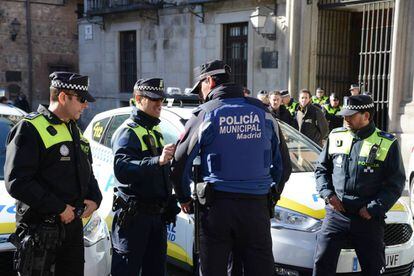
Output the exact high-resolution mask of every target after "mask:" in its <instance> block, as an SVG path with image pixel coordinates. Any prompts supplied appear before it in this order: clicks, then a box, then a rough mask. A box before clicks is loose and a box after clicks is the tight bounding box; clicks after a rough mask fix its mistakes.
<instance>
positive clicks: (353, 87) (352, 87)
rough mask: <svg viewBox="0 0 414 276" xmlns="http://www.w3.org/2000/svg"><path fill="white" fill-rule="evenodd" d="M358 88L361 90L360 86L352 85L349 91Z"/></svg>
mask: <svg viewBox="0 0 414 276" xmlns="http://www.w3.org/2000/svg"><path fill="white" fill-rule="evenodd" d="M355 88H358V89H359V85H358V84H351V87H350V88H349V90H352V89H355Z"/></svg>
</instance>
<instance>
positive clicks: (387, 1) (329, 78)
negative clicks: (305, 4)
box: [316, 0, 394, 129]
mask: <svg viewBox="0 0 414 276" xmlns="http://www.w3.org/2000/svg"><path fill="white" fill-rule="evenodd" d="M318 6H319V9H320V12H319V27H318V28H319V29H318V51H317V55H318V57H317V75H316V78H317V85H319V86H321V87H323V88H324V89H325V90H326V91H327V92H336V93H338V94H339V95H342V96H346V95H349V93H348V88H349V85H350V84H351V83H359V85H360V86H361V91H362V92H365V93H369V94H370V95H371V96H372V98H373V100H374V103H375V108H376V115H375V118H374V119H375V123H376V125H377V126H378V127H379V128H381V129H387V126H388V104H389V79H390V70H391V62H390V59H391V51H392V47H391V46H392V34H393V18H394V0H382V1H373V2H370V3H367V2H366V1H349V0H320V1H319V3H318ZM339 7H340V8H341V9H338V8H339Z"/></svg>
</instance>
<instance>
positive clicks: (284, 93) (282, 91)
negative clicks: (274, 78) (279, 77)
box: [280, 89, 290, 98]
mask: <svg viewBox="0 0 414 276" xmlns="http://www.w3.org/2000/svg"><path fill="white" fill-rule="evenodd" d="M280 96H282V98H284V97H287V96H290V94H289V91H288V90H286V89H285V90H281V91H280Z"/></svg>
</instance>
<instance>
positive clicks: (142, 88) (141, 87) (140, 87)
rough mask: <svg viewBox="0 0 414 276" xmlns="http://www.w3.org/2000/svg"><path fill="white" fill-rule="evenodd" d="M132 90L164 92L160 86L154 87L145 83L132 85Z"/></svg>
mask: <svg viewBox="0 0 414 276" xmlns="http://www.w3.org/2000/svg"><path fill="white" fill-rule="evenodd" d="M134 90H139V91H161V92H164V89H163V88H162V87H161V88H160V87H154V86H147V85H136V86H134Z"/></svg>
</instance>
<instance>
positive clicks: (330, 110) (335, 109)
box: [323, 104, 341, 115]
mask: <svg viewBox="0 0 414 276" xmlns="http://www.w3.org/2000/svg"><path fill="white" fill-rule="evenodd" d="M323 107H324V108H325V109H326V111H327V112H328V113H329V114H332V115H336V113H338V112H339V111H341V107H340V106H338V107H332V106H331V105H330V104H324V105H323Z"/></svg>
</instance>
